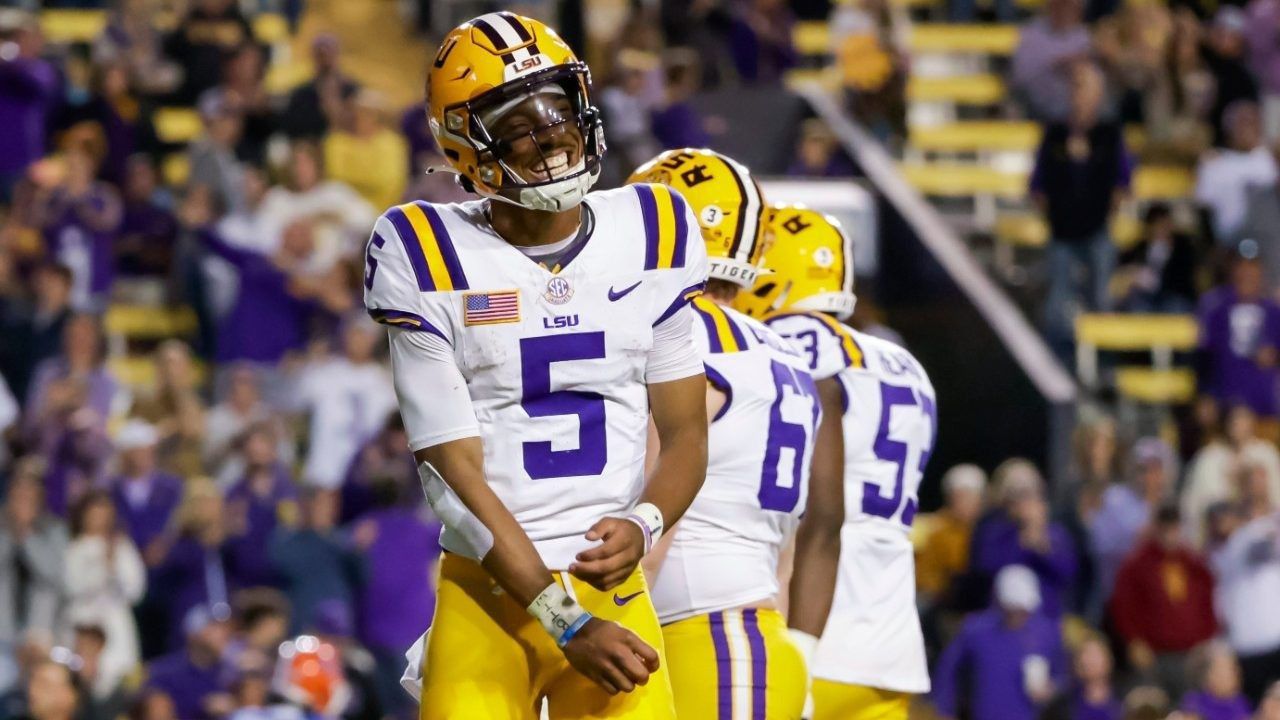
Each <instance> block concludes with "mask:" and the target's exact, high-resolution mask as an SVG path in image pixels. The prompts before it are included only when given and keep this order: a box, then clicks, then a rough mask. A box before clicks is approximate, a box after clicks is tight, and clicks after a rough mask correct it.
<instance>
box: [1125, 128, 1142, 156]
mask: <svg viewBox="0 0 1280 720" xmlns="http://www.w3.org/2000/svg"><path fill="white" fill-rule="evenodd" d="M1124 145H1125V148H1126V149H1127V150H1128V151H1129V152H1131V153H1134V154H1140V153H1141V152H1142V150H1143V148H1145V147H1146V146H1147V129H1146V128H1144V127H1142V126H1141V125H1139V124H1138V123H1130V124H1128V125H1125V126H1124Z"/></svg>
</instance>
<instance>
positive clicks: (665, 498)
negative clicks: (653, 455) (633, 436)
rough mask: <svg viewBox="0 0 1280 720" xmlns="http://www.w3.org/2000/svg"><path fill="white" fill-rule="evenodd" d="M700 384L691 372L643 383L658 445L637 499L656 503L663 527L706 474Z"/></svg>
mask: <svg viewBox="0 0 1280 720" xmlns="http://www.w3.org/2000/svg"><path fill="white" fill-rule="evenodd" d="M705 384H706V378H705V376H703V375H695V376H693V377H689V378H685V379H683V380H675V381H672V382H667V383H660V384H657V385H651V386H650V387H649V395H650V402H651V405H652V408H653V422H654V426H655V427H656V428H657V431H658V442H659V445H660V449H659V451H658V462H657V464H656V465H655V466H654V468H653V472H652V474H651V475H650V477H649V482H648V483H647V484H646V485H645V489H644V493H643V494H642V495H641V497H640V502H641V503H652V504H653V505H655V506H657V508H658V510H660V511H661V512H662V519H663V522H664V525H665V526H666V527H671V526H672V525H674V524H675V523H676V522H677V521H678V520H679V519H680V518H681V517H683V516H684V512H685V510H688V509H689V505H690V504H692V503H693V499H694V497H695V496H697V494H698V491H699V490H701V489H702V483H703V481H704V480H706V477H707V415H706V404H705V400H704V392H703V387H704V386H705Z"/></svg>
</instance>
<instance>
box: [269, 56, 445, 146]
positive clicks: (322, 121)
mask: <svg viewBox="0 0 1280 720" xmlns="http://www.w3.org/2000/svg"><path fill="white" fill-rule="evenodd" d="M311 64H312V67H313V68H314V70H315V76H314V77H313V78H311V80H309V81H307V82H305V83H303V84H302V85H299V86H298V87H296V88H294V89H293V91H292V92H291V93H289V102H288V104H287V106H286V107H285V111H284V114H283V115H282V116H281V118H280V123H281V126H280V129H281V130H284V132H285V134H286V135H288V136H289V137H290V138H291V139H293V140H313V141H319V140H320V139H322V138H323V137H324V136H325V135H326V134H327V133H328V132H329V128H330V127H332V126H335V125H338V124H340V123H341V122H342V118H343V113H344V112H345V110H346V105H345V104H346V101H347V99H348V98H350V97H351V96H352V95H354V94H355V93H356V91H357V90H358V89H359V87H360V86H359V85H357V84H356V82H355V81H354V80H352V79H351V78H349V77H347V76H346V74H344V73H343V72H342V68H341V46H340V45H339V44H338V37H337V36H336V35H334V34H332V33H321V34H319V35H317V36H316V38H315V39H314V40H312V41H311ZM422 116H423V117H424V118H425V117H426V113H425V111H424V112H423V113H422Z"/></svg>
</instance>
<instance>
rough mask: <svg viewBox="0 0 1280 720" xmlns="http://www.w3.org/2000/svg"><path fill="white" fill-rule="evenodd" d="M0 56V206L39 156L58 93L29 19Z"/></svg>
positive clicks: (56, 79)
mask: <svg viewBox="0 0 1280 720" xmlns="http://www.w3.org/2000/svg"><path fill="white" fill-rule="evenodd" d="M4 46H5V52H3V53H0V127H3V128H7V130H6V131H5V132H3V133H0V203H8V202H9V201H10V200H12V199H13V190H14V186H15V185H16V184H17V183H18V181H19V180H21V179H22V178H23V176H24V175H25V174H26V172H27V168H29V167H30V166H31V164H32V163H34V162H35V161H37V160H39V159H40V157H41V156H42V155H44V151H45V145H46V143H47V135H46V133H47V128H48V125H47V123H48V119H49V115H50V113H51V112H52V111H53V109H54V107H55V102H56V99H57V95H58V90H59V84H60V83H59V77H58V71H57V70H56V69H55V68H54V66H53V65H52V64H51V63H49V62H48V61H46V60H44V59H42V58H41V57H40V55H41V52H42V50H43V48H44V38H43V37H41V35H40V27H39V25H38V24H37V23H36V22H35V20H34V19H32V20H29V21H26V22H25V23H24V24H23V25H22V26H21V27H19V28H18V29H17V31H16V32H15V34H14V35H13V37H12V39H10V40H6V41H4Z"/></svg>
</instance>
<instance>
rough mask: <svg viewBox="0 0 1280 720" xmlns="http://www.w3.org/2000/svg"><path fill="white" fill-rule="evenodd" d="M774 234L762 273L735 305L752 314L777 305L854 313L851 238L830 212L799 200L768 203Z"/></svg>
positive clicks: (839, 314) (766, 311)
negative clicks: (803, 204)
mask: <svg viewBox="0 0 1280 720" xmlns="http://www.w3.org/2000/svg"><path fill="white" fill-rule="evenodd" d="M766 222H767V224H768V228H769V232H770V233H771V235H772V237H773V243H772V244H771V245H770V246H769V249H768V251H767V252H766V253H765V256H764V263H763V265H764V267H765V269H766V270H767V271H768V272H769V273H770V274H767V275H762V276H761V277H760V279H759V280H758V281H757V282H756V284H755V287H754V288H752V290H751V291H750V292H744V293H738V296H737V298H736V299H735V300H734V302H733V306H734V307H735V308H736V309H738V310H741V311H742V312H744V313H746V314H748V315H751V316H752V317H757V318H758V317H763V316H765V315H768V314H770V313H774V312H777V311H779V310H789V309H790V310H813V311H818V312H828V313H831V314H833V315H835V316H836V317H837V318H839V319H841V320H844V319H846V318H848V317H849V316H850V315H852V314H853V306H854V303H855V302H856V300H857V297H856V296H855V295H854V294H853V279H854V276H853V243H852V242H850V240H849V238H848V236H846V235H845V233H844V230H843V229H842V228H841V227H840V223H839V222H838V221H837V220H836V219H835V218H833V217H831V216H830V215H824V214H822V213H820V212H817V211H816V210H810V209H809V208H806V207H803V206H801V205H770V206H769V210H768V218H767V221H766Z"/></svg>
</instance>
